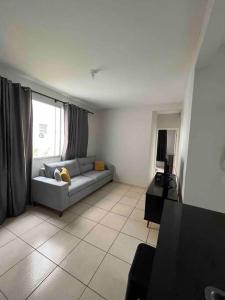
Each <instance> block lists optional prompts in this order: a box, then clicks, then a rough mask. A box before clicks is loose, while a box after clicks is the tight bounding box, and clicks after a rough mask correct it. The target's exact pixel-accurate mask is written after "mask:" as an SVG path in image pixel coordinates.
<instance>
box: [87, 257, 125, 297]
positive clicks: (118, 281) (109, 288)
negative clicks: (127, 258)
mask: <svg viewBox="0 0 225 300" xmlns="http://www.w3.org/2000/svg"><path fill="white" fill-rule="evenodd" d="M129 269H130V265H129V264H127V263H125V262H123V261H121V260H120V259H117V258H115V257H113V256H112V255H110V254H107V256H106V257H105V259H104V261H103V262H102V264H101V266H100V268H99V269H98V271H97V272H96V274H95V276H94V277H93V279H92V280H91V283H90V287H91V288H92V289H94V290H95V291H96V292H97V293H99V294H100V295H102V296H103V297H105V298H106V299H108V300H115V299H116V300H124V299H125V293H126V286H127V278H128V272H129Z"/></svg>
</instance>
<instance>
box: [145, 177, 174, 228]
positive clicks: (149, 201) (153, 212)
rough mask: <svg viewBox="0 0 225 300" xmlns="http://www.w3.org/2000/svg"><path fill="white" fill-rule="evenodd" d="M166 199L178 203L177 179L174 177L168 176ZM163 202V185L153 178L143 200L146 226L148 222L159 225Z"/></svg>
mask: <svg viewBox="0 0 225 300" xmlns="http://www.w3.org/2000/svg"><path fill="white" fill-rule="evenodd" d="M166 198H167V199H170V200H173V201H178V192H177V179H176V176H175V175H170V180H169V190H168V195H167V197H166ZM164 201H165V196H164V193H163V183H162V184H160V183H158V182H157V181H156V180H155V177H154V178H153V180H152V182H151V183H150V185H149V187H148V190H147V192H146V198H145V216H144V219H145V220H146V221H148V224H149V222H154V223H158V224H160V221H161V216H162V211H163V206H164ZM148 224H147V226H148Z"/></svg>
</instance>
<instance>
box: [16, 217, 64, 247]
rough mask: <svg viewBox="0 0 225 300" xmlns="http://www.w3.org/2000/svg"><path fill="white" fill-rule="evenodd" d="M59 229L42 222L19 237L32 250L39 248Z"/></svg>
mask: <svg viewBox="0 0 225 300" xmlns="http://www.w3.org/2000/svg"><path fill="white" fill-rule="evenodd" d="M59 230H60V229H59V228H58V227H56V226H54V225H52V224H49V223H47V222H45V221H43V222H42V223H41V224H39V225H37V226H35V227H33V228H32V229H31V230H28V231H26V232H25V233H23V234H22V235H21V239H22V240H24V241H25V242H26V243H28V244H29V245H31V246H32V247H34V248H37V247H39V246H40V245H41V244H43V243H44V242H46V241H47V240H48V239H49V238H50V237H51V236H53V235H54V234H55V233H56V232H57V231H59Z"/></svg>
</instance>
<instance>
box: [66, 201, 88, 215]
mask: <svg viewBox="0 0 225 300" xmlns="http://www.w3.org/2000/svg"><path fill="white" fill-rule="evenodd" d="M89 208H90V205H88V204H86V203H84V202H83V201H79V202H78V203H76V204H74V205H73V206H71V207H70V212H71V211H72V212H73V213H75V214H77V215H81V214H83V213H84V212H85V211H86V210H88V209H89Z"/></svg>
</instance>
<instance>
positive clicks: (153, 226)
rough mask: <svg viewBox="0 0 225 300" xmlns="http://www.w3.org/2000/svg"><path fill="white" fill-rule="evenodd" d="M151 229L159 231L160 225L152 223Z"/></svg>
mask: <svg viewBox="0 0 225 300" xmlns="http://www.w3.org/2000/svg"><path fill="white" fill-rule="evenodd" d="M149 227H150V228H152V229H157V230H159V228H160V225H159V224H157V223H153V222H150V224H149Z"/></svg>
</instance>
